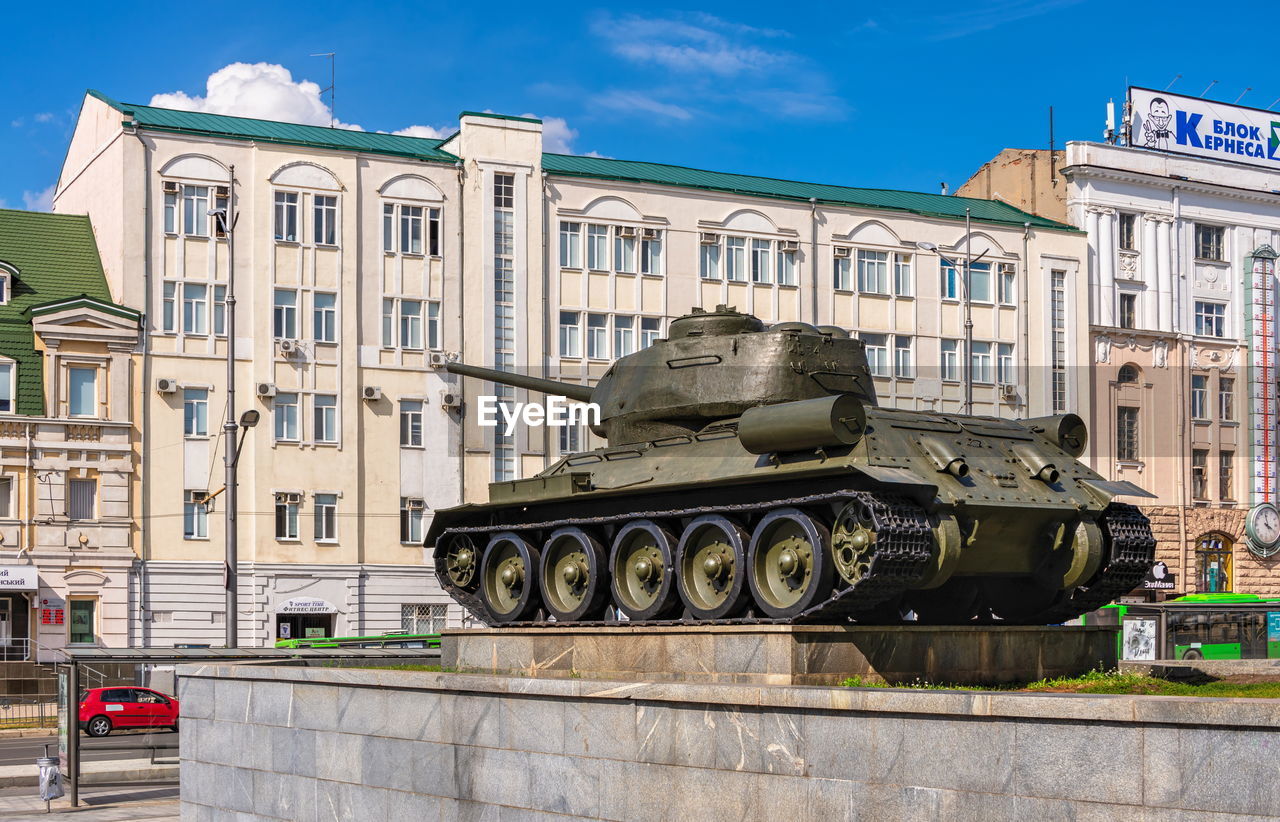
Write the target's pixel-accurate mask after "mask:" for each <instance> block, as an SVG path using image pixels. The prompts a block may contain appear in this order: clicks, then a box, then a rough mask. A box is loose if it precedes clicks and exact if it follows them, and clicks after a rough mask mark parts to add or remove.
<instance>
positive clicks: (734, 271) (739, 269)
mask: <svg viewBox="0 0 1280 822" xmlns="http://www.w3.org/2000/svg"><path fill="white" fill-rule="evenodd" d="M724 248H725V278H726V279H728V280H729V281H730V282H735V283H745V282H746V281H747V241H746V240H745V239H743V238H742V237H725V238H724Z"/></svg>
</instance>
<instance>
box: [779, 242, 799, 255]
mask: <svg viewBox="0 0 1280 822" xmlns="http://www.w3.org/2000/svg"><path fill="white" fill-rule="evenodd" d="M778 250H779V251H781V252H782V253H783V254H795V253H796V252H797V251H799V250H800V243H799V242H798V241H797V240H778Z"/></svg>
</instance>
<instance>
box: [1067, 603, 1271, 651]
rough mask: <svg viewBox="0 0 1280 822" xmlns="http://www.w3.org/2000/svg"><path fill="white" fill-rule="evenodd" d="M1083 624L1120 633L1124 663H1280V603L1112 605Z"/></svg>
mask: <svg viewBox="0 0 1280 822" xmlns="http://www.w3.org/2000/svg"><path fill="white" fill-rule="evenodd" d="M1081 622H1082V623H1083V624H1085V625H1106V626H1113V627H1116V628H1119V629H1120V630H1119V631H1118V632H1117V634H1116V652H1117V656H1118V658H1120V659H1133V660H1154V659H1280V597H1262V596H1258V595H1257V594H1187V595H1186V596H1181V597H1178V598H1177V599H1170V600H1166V601H1164V602H1139V603H1116V604H1113V605H1107V606H1104V607H1102V608H1099V609H1098V610H1096V611H1093V612H1092V613H1089V614H1085V615H1084V617H1082V618H1081Z"/></svg>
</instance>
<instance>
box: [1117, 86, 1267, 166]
mask: <svg viewBox="0 0 1280 822" xmlns="http://www.w3.org/2000/svg"><path fill="white" fill-rule="evenodd" d="M1129 111H1130V112H1131V114H1130V117H1131V119H1132V125H1131V126H1130V128H1129V145H1131V146H1135V147H1137V148H1154V149H1158V150H1160V151H1173V152H1177V153H1179V154H1192V155H1195V156H1197V157H1211V158H1213V159H1215V160H1227V161H1229V162H1233V163H1247V164H1249V165H1254V166H1262V167H1264V168H1273V169H1280V114H1278V113H1276V112H1272V111H1263V110H1262V109H1257V108H1245V107H1244V106H1233V105H1228V104H1226V103H1215V102H1213V101H1211V100H1202V99H1200V98H1198V97H1183V96H1181V95H1178V94H1169V93H1168V92H1164V91H1153V90H1152V89H1146V88H1137V87H1133V88H1130V89H1129Z"/></svg>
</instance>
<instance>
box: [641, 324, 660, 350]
mask: <svg viewBox="0 0 1280 822" xmlns="http://www.w3.org/2000/svg"><path fill="white" fill-rule="evenodd" d="M661 336H662V320H660V319H658V318H657V317H641V318H640V347H641V348H648V347H649V346H651V345H653V344H654V343H656V342H657V341H658V339H659V337H661Z"/></svg>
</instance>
